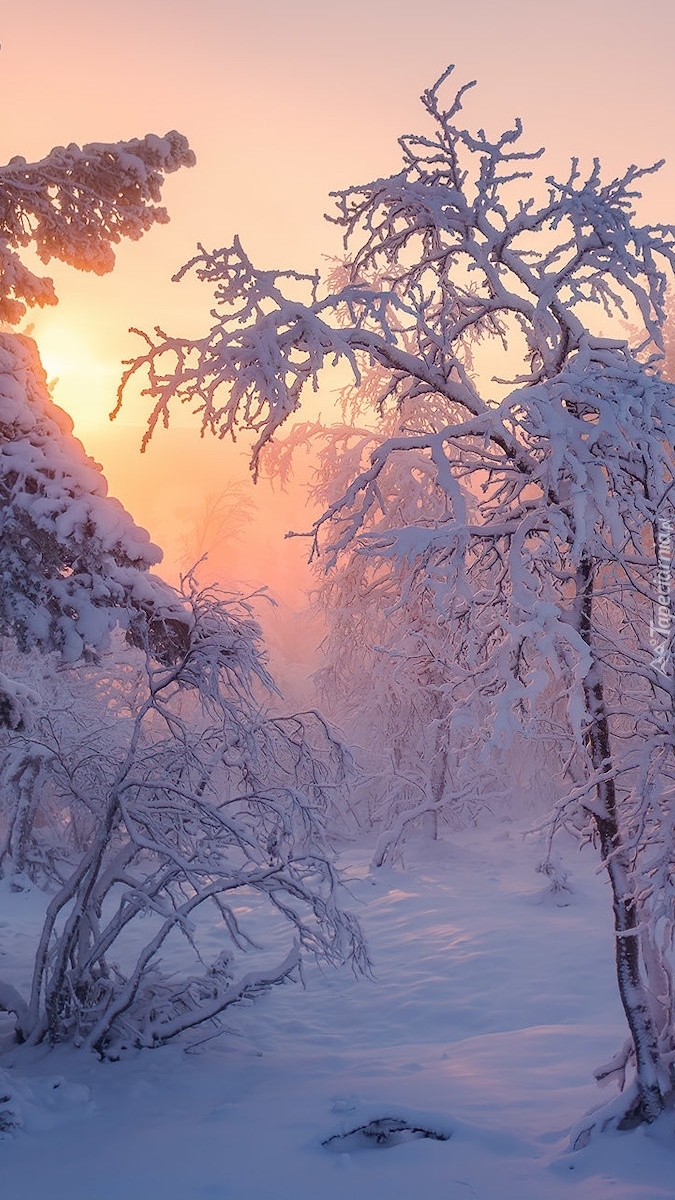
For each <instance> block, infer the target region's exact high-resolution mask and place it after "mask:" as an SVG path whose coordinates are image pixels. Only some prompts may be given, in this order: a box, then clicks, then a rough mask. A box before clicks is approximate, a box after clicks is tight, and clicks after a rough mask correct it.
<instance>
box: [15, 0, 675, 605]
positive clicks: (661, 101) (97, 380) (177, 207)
mask: <svg viewBox="0 0 675 1200" xmlns="http://www.w3.org/2000/svg"><path fill="white" fill-rule="evenodd" d="M0 40H1V41H2V50H1V51H0V71H1V72H2V84H3V95H4V96H5V99H6V102H5V105H4V107H5V112H6V113H8V114H10V115H9V116H8V117H7V118H6V120H5V123H4V127H3V129H2V131H1V132H0V156H1V157H2V160H3V161H6V160H7V159H9V158H10V157H11V156H12V155H14V154H22V155H24V156H25V157H26V158H28V159H35V158H39V157H41V156H42V155H44V154H45V153H46V152H47V151H49V149H50V148H51V147H52V146H53V145H55V144H63V143H66V144H67V143H68V142H71V141H76V142H78V143H82V142H84V141H114V140H117V139H120V138H129V137H135V136H140V135H143V134H145V133H147V132H150V131H152V132H156V133H164V132H165V131H166V130H167V129H170V128H177V129H179V130H181V132H183V133H185V134H187V136H188V137H189V139H190V141H191V144H192V146H193V148H194V150H195V151H196V154H197V159H198V165H197V167H196V168H194V169H193V170H191V171H184V172H181V173H180V175H177V176H174V177H171V178H170V179H169V181H168V183H167V185H166V188H165V201H166V204H167V206H168V208H169V211H170V213H171V214H172V223H171V225H169V226H168V227H162V228H157V229H156V230H154V231H153V232H152V233H151V234H150V235H149V236H148V237H146V238H145V239H144V240H143V241H142V242H141V243H139V244H131V245H126V246H123V247H122V248H121V249H120V252H119V255H118V269H117V270H116V272H115V273H114V274H113V275H112V276H110V277H107V278H104V279H98V278H93V277H82V276H77V275H76V274H75V273H74V272H72V271H70V270H68V269H65V268H61V267H59V266H58V265H56V266H55V268H54V270H53V274H54V276H55V278H56V280H57V286H58V290H59V294H60V297H61V302H60V305H59V307H58V308H57V309H55V310H48V311H46V312H45V313H42V314H40V313H38V314H36V316H35V335H36V337H37V339H38V342H39V344H40V345H41V347H42V350H43V355H44V358H45V362H46V365H47V368H48V370H49V371H50V372H51V373H58V375H59V377H60V380H61V382H60V384H59V385H58V389H57V392H56V399H57V401H58V402H59V403H60V404H61V405H62V406H63V407H65V408H68V409H70V411H71V412H72V414H73V415H74V417H75V419H76V423H77V428H78V431H80V435H81V436H82V437H83V440H84V441H85V444H86V445H87V447H88V449H89V450H90V452H91V453H93V454H94V455H95V456H96V457H97V458H99V459H100V460H101V461H102V462H103V464H104V467H105V468H106V470H107V472H108V474H109V476H110V480H111V487H112V490H114V491H115V492H116V493H117V494H118V495H119V496H120V498H121V499H122V500H123V501H124V502H125V503H127V504H128V505H129V506H130V507H131V508H132V511H133V512H134V515H135V516H136V517H137V519H138V520H140V521H141V522H142V523H146V524H148V525H149V526H150V528H151V532H152V533H153V536H154V537H155V538H157V539H158V540H160V542H161V541H162V540H163V538H164V540H165V541H166V540H168V533H167V530H166V526H165V524H164V521H163V513H165V512H170V511H174V515H173V516H172V517H171V522H172V527H173V528H174V529H175V523H176V519H177V518H176V516H175V510H176V508H177V509H178V510H179V513H180V511H182V510H183V509H184V508H185V507H186V505H187V504H188V502H189V501H190V498H191V500H192V502H194V503H197V502H198V493H199V489H200V488H206V487H208V489H209V490H211V491H213V490H214V488H216V487H217V484H218V477H219V473H220V471H221V463H222V471H223V472H225V473H226V474H227V473H231V472H232V471H235V473H239V472H241V470H242V469H243V467H242V466H241V465H240V464H239V461H238V460H233V459H232V456H231V454H229V455H228V454H226V452H225V451H224V450H223V448H222V447H215V446H214V447H210V448H209V450H208V452H206V451H205V453H204V458H203V460H200V458H199V453H200V447H199V445H198V442H197V439H192V438H190V445H191V446H192V449H191V451H190V455H189V458H190V460H191V461H193V462H194V464H196V465H194V466H193V467H192V468H190V469H187V467H186V471H185V477H184V479H183V480H182V482H181V484H180V486H179V485H178V483H177V479H176V472H175V463H176V460H177V457H178V458H180V452H181V444H184V443H181V438H182V437H183V438H184V437H185V434H182V433H181V430H180V429H179V428H176V429H175V430H174V431H173V432H172V433H169V434H168V435H162V436H163V437H165V438H166V439H172V440H171V441H170V444H169V441H168V440H167V442H166V443H165V445H164V447H163V448H162V449H161V450H160V449H157V451H156V452H154V453H155V458H154V461H153V465H152V467H151V466H150V456H151V455H152V454H153V450H152V449H151V451H150V453H149V456H148V459H147V461H144V460H141V459H137V458H136V455H135V452H134V453H132V452H131V451H130V449H129V446H130V442H129V436H130V435H129V436H127V435H124V436H123V434H122V432H121V431H118V432H114V433H113V432H111V430H110V426H109V425H108V424H107V421H106V414H107V412H108V411H109V409H110V407H111V406H112V402H113V398H114V391H115V387H116V384H117V381H118V378H119V374H120V365H119V364H120V360H121V358H123V357H125V356H126V355H129V354H132V353H133V352H134V350H135V342H134V339H133V338H131V337H130V336H129V335H128V333H127V328H128V326H129V325H137V326H140V327H146V328H149V327H151V326H152V325H154V324H155V323H160V324H162V325H164V327H165V328H167V329H168V330H170V331H171V330H174V331H177V332H186V333H194V332H196V331H197V330H198V329H199V328H200V325H201V321H202V319H205V318H206V314H207V311H208V306H209V297H208V295H207V294H206V292H205V291H204V290H203V289H201V288H200V287H199V286H197V285H190V284H188V285H181V286H180V287H178V286H176V285H173V284H171V283H170V282H169V279H170V276H171V274H172V272H173V271H174V270H175V269H176V268H177V267H178V266H179V265H180V264H181V263H182V262H183V261H185V259H187V258H189V257H190V256H191V254H192V253H193V251H194V247H195V243H196V242H197V240H201V241H203V242H204V243H205V244H206V245H223V244H225V243H227V242H229V241H230V240H231V238H232V235H233V234H234V233H239V234H240V236H241V238H242V241H243V243H244V245H245V247H246V248H247V250H248V252H249V254H250V255H251V257H253V259H254V260H257V261H258V262H259V263H260V265H262V266H296V267H299V268H300V269H311V268H313V267H314V266H315V265H317V264H318V263H319V262H320V256H321V254H322V253H324V252H329V253H330V252H337V250H338V248H339V247H338V244H337V242H336V238H335V233H334V231H333V230H332V229H331V227H330V226H328V225H327V224H326V222H325V221H324V220H323V213H324V212H325V211H326V210H327V209H328V207H329V203H330V202H329V200H328V192H329V190H330V189H331V188H337V187H342V186H345V185H347V184H349V183H356V182H359V181H360V180H362V179H364V178H366V177H367V178H373V177H375V176H377V175H379V174H384V173H389V172H390V171H391V170H392V169H395V167H396V165H397V148H396V137H397V135H398V134H399V133H401V132H408V131H410V130H412V129H419V128H420V127H421V125H422V122H423V118H422V114H421V109H420V106H419V101H418V96H419V94H420V92H421V91H422V89H423V88H424V87H425V86H428V85H429V84H430V83H432V82H433V80H434V79H435V78H436V77H437V76H438V75H439V74H440V73H441V71H442V70H443V69H444V67H445V66H446V65H447V63H448V62H454V63H455V64H456V67H457V72H456V77H457V80H458V82H463V81H465V80H468V79H472V78H477V79H478V81H479V87H478V88H476V89H475V91H474V93H473V97H472V99H471V100H470V102H469V103H468V104H467V113H466V116H467V123H470V124H474V125H484V126H485V127H486V129H487V130H488V131H490V130H492V131H494V132H498V131H500V130H501V129H503V128H504V127H505V126H506V125H507V124H508V123H510V122H511V121H512V119H513V117H514V116H515V115H519V116H520V117H522V119H523V122H524V125H525V130H526V134H527V136H528V140H529V143H530V145H531V146H532V148H535V147H537V146H539V145H540V144H545V145H546V146H547V147H548V149H549V151H550V155H549V160H548V163H547V173H548V172H551V171H553V172H558V173H563V172H564V171H565V170H566V167H567V164H568V161H569V158H570V156H571V155H573V154H579V155H580V156H581V157H582V160H584V161H585V162H586V163H588V164H590V161H591V159H592V156H593V155H594V154H597V155H599V156H600V158H601V159H602V161H603V163H604V165H605V168H606V171H607V173H609V172H610V171H611V172H618V171H619V170H621V169H622V168H623V167H624V166H625V165H627V164H628V163H631V162H638V163H641V164H647V163H650V162H652V161H654V160H655V159H657V158H660V157H664V156H665V157H666V158H668V159H672V161H669V162H668V164H667V166H666V167H665V168H664V170H663V171H662V173H661V175H660V177H658V178H657V179H656V180H654V181H653V182H651V183H650V184H649V185H648V195H647V197H646V200H645V206H644V213H645V217H646V218H650V219H658V220H661V221H669V222H670V221H672V222H675V154H673V149H674V147H673V140H674V133H673V130H674V129H675V71H673V67H672V59H673V52H674V47H675V6H673V5H672V0H643V2H642V3H641V4H640V5H634V4H630V3H628V2H627V0H613V2H610V0H586V2H585V3H584V2H582V0H566V3H564V4H562V3H560V4H553V3H549V2H548V0H511V2H509V0H482V3H481V4H480V5H475V6H474V5H471V6H470V5H468V4H466V3H464V4H458V3H455V2H454V0H416V3H414V4H410V3H402V0H361V3H359V2H357V0H341V2H340V3H339V4H338V3H335V4H329V3H325V2H322V0H314V2H310V0H283V2H280V0H248V2H247V3H241V2H238V3H232V2H231V0H190V2H189V3H188V2H187V0H117V2H116V4H115V5H114V6H111V5H108V4H103V3H100V2H99V0H62V2H61V3H60V4H58V5H57V4H54V3H53V0H34V2H33V3H31V4H30V5H23V6H20V5H11V6H9V5H6V6H5V11H4V12H3V15H2V20H1V21H0ZM50 270H51V268H50ZM142 415H143V409H142V406H141V404H140V403H130V405H129V406H128V408H127V409H126V410H125V413H124V417H123V420H124V421H125V422H126V423H127V424H134V423H139V422H140V421H141V420H142ZM183 419H184V420H185V419H186V418H183ZM132 444H135V442H133V439H132ZM218 451H220V452H222V458H220V457H219V456H218ZM233 462H234V465H233ZM144 472H145V475H144ZM163 489H166V493H165V494H166V500H165V499H164V491H163ZM258 499H259V503H260V504H262V505H263V507H264V506H265V504H268V503H269V497H268V498H267V500H265V499H264V497H263V495H262V493H260V492H259V493H258ZM278 509H279V506H278V505H275V513H276V517H277V520H276V521H275V529H276V526H277V525H280V523H281V522H282V521H284V520H285V519H286V516H285V514H281V515H280V514H279V511H278ZM293 555H294V557H293V558H292V559H291V560H289V561H290V563H291V565H289V566H288V567H286V568H285V571H286V574H287V576H288V578H289V579H290V578H291V577H293V578H294V579H296V578H297V565H296V564H297V561H298V551H297V547H296V548H295V549H294V551H293ZM280 569H281V568H280ZM282 574H283V570H282ZM289 589H290V590H289V594H290V593H292V591H293V587H291V586H290V584H289ZM282 590H283V589H282Z"/></svg>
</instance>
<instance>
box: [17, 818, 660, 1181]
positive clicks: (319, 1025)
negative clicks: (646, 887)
mask: <svg viewBox="0 0 675 1200" xmlns="http://www.w3.org/2000/svg"><path fill="white" fill-rule="evenodd" d="M542 857H543V854H542V847H541V844H540V843H539V842H538V841H537V840H536V839H527V840H523V838H522V835H521V833H520V832H519V830H517V829H516V828H515V827H514V826H503V825H502V826H498V827H493V828H491V829H480V830H475V829H473V830H466V831H464V832H462V833H460V834H455V835H452V839H451V840H446V841H445V842H438V843H431V842H421V841H420V842H418V843H416V844H415V845H414V846H412V847H410V846H409V847H408V848H407V849H406V852H405V870H400V869H396V870H394V869H389V868H383V869H380V870H378V871H376V872H369V870H368V855H367V853H366V852H365V851H364V850H362V849H359V850H358V851H356V850H353V851H351V852H350V853H348V854H347V855H345V856H343V867H344V868H345V869H346V872H347V874H348V876H349V879H350V885H349V886H350V891H351V894H352V895H351V906H352V907H353V908H355V910H356V911H357V912H358V914H359V916H360V919H361V921H362V923H363V925H364V928H365V930H366V933H367V936H368V938H369V941H370V946H371V952H372V957H373V961H374V967H375V977H374V978H373V979H372V980H365V981H364V980H357V979H355V978H354V977H353V976H352V975H351V973H350V972H348V971H342V972H335V971H333V970H328V969H325V970H320V969H319V968H318V967H316V966H315V965H308V967H307V969H306V972H305V982H306V987H305V989H304V990H303V989H301V988H300V987H298V986H292V985H289V986H285V987H283V988H277V989H275V990H274V991H272V992H271V993H269V994H268V995H267V996H264V997H262V998H261V999H258V1000H257V1001H256V1002H255V1003H254V1004H250V1005H248V1006H240V1007H238V1008H236V1009H231V1010H229V1012H228V1015H227V1017H228V1032H226V1033H224V1034H223V1035H222V1036H220V1037H217V1038H215V1039H212V1040H208V1041H202V1043H201V1044H193V1045H192V1046H191V1047H190V1048H189V1050H188V1051H187V1052H186V1048H185V1045H182V1046H178V1045H174V1046H170V1047H166V1048H163V1049H160V1050H156V1051H143V1052H140V1053H137V1054H134V1055H132V1056H131V1057H129V1058H127V1059H125V1060H124V1061H122V1062H119V1063H99V1062H98V1061H97V1060H96V1059H95V1058H93V1057H92V1056H85V1055H81V1054H78V1053H77V1052H76V1051H74V1050H73V1049H71V1048H64V1047H62V1048H56V1049H55V1050H53V1051H51V1052H49V1051H47V1050H45V1049H43V1048H40V1049H38V1050H36V1051H30V1052H27V1051H20V1052H17V1051H13V1052H10V1053H8V1054H7V1055H6V1056H5V1058H4V1060H3V1065H4V1073H3V1072H2V1071H0V1084H2V1088H1V1089H0V1118H1V1117H2V1113H3V1111H5V1112H9V1111H10V1110H11V1111H13V1112H14V1114H15V1116H16V1119H17V1121H18V1122H19V1123H20V1124H19V1125H18V1126H17V1128H16V1129H15V1130H14V1131H13V1132H11V1133H7V1134H5V1136H4V1137H3V1138H2V1139H1V1140H0V1194H1V1195H2V1196H3V1197H5V1196H6V1197H11V1198H12V1200H42V1198H43V1197H47V1196H48V1197H49V1198H50V1200H122V1198H123V1197H124V1198H125V1200H141V1197H143V1198H144V1200H145V1198H148V1200H155V1198H158V1200H159V1198H160V1197H161V1198H162V1200H178V1198H179V1197H180V1200H263V1198H267V1197H274V1200H291V1198H293V1200H297V1198H298V1197H300V1198H301V1200H305V1198H306V1200H338V1197H339V1198H340V1200H343V1198H344V1197H346V1196H347V1197H349V1200H379V1197H383V1198H385V1197H386V1198H387V1200H403V1198H404V1197H405V1198H406V1200H409V1198H410V1197H411V1196H420V1197H425V1198H426V1200H436V1198H438V1200H441V1198H443V1200H454V1198H455V1197H457V1198H460V1197H466V1198H467V1200H560V1198H562V1197H574V1198H578V1200H605V1198H612V1200H637V1198H640V1200H652V1198H656V1197H669V1198H670V1200H672V1198H673V1196H675V1183H674V1182H673V1181H674V1179H675V1136H674V1135H675V1115H673V1114H672V1113H669V1114H667V1115H666V1116H664V1117H663V1118H661V1120H660V1121H659V1122H658V1123H657V1125H656V1126H653V1127H651V1128H650V1129H646V1128H642V1129H638V1130H634V1131H632V1132H629V1133H616V1132H612V1133H605V1134H603V1135H602V1136H600V1137H596V1138H594V1139H593V1140H592V1141H591V1143H590V1145H589V1146H588V1147H587V1148H585V1149H584V1150H581V1151H578V1152H576V1153H571V1152H569V1150H568V1135H569V1130H570V1127H571V1126H572V1125H574V1124H575V1123H576V1122H577V1121H579V1120H580V1119H581V1118H582V1117H583V1115H584V1113H585V1112H586V1111H587V1110H588V1109H589V1108H591V1107H592V1106H594V1105H597V1104H600V1103H603V1102H605V1101H607V1100H608V1099H610V1098H611V1096H612V1095H613V1093H614V1085H612V1086H611V1087H610V1088H609V1089H608V1090H607V1091H599V1089H598V1088H597V1086H596V1084H595V1082H594V1081H593V1078H592V1072H593V1069H594V1068H595V1067H597V1066H598V1065H600V1064H601V1063H603V1062H605V1061H606V1060H607V1059H608V1058H610V1057H611V1056H612V1054H613V1053H614V1052H615V1051H616V1050H617V1049H618V1048H619V1047H620V1045H621V1043H622V1042H623V1040H624V1037H625V1025H624V1021H623V1017H622V1013H621V1010H620V1007H619V1002H618V999H617V996H616V989H615V984H614V978H613V962H612V941H611V934H610V906H609V897H608V894H607V888H606V886H605V884H604V881H603V879H602V878H601V877H600V876H598V875H597V874H596V873H595V865H596V864H595V861H594V858H593V854H592V852H591V851H584V853H583V854H579V852H578V851H577V849H576V846H575V845H574V844H573V843H572V842H569V843H567V844H566V845H565V847H564V862H565V868H566V869H567V870H568V871H569V872H570V882H571V885H572V888H573V891H572V893H571V894H569V895H567V894H565V893H563V894H562V895H558V897H557V901H558V902H556V897H555V896H554V895H553V894H552V893H551V892H550V891H547V886H548V880H547V879H546V877H545V876H544V875H541V874H537V872H536V867H537V865H538V863H539V862H540V861H541V859H542ZM565 902H567V903H565ZM43 904H44V898H43V897H42V896H41V895H40V893H39V892H37V891H36V890H33V891H31V892H28V893H13V892H11V891H10V890H9V888H8V886H7V885H6V884H3V885H1V887H0V912H1V913H2V920H1V921H0V974H1V975H2V978H3V979H4V981H5V982H6V983H7V984H8V985H13V986H15V987H19V988H22V989H25V985H26V978H27V971H28V968H29V962H28V957H27V952H29V950H30V946H31V944H32V939H33V936H34V932H35V928H36V925H37V923H38V921H39V917H40V911H41V908H42V906H43ZM211 936H212V939H213V946H212V949H213V951H214V953H217V944H218V930H217V927H214V929H213V931H212V934H211ZM6 1020H9V1019H8V1018H6ZM204 1036H205V1035H204V1034H202V1035H201V1037H202V1038H203V1037H204ZM195 1041H196V1039H195ZM5 1084H7V1085H8V1086H7V1087H5ZM5 1096H7V1097H8V1099H7V1100H4V1097H5ZM401 1117H404V1118H408V1119H409V1120H411V1122H412V1123H419V1124H422V1125H425V1126H427V1127H428V1128H430V1129H432V1130H434V1131H437V1132H444V1133H446V1134H449V1135H450V1136H449V1138H448V1140H445V1141H439V1140H434V1139H431V1138H430V1139H419V1140H403V1141H402V1142H401V1143H400V1144H392V1145H384V1146H378V1145H376V1144H368V1142H367V1141H366V1144H365V1145H363V1147H361V1146H359V1145H358V1142H355V1139H351V1142H346V1143H345V1148H344V1150H343V1149H342V1148H341V1146H340V1143H339V1142H337V1143H336V1142H335V1141H332V1142H331V1143H330V1144H329V1145H328V1146H324V1145H322V1142H323V1141H324V1140H326V1139H329V1138H331V1137H333V1136H334V1135H335V1134H339V1133H349V1132H350V1131H351V1130H353V1129H355V1128H356V1127H357V1126H359V1125H362V1124H366V1123H368V1122H370V1121H372V1120H384V1119H386V1118H401ZM371 1141H372V1139H371Z"/></svg>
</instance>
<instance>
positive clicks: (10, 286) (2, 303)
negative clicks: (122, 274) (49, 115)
mask: <svg viewBox="0 0 675 1200" xmlns="http://www.w3.org/2000/svg"><path fill="white" fill-rule="evenodd" d="M194 162H195V156H194V154H193V153H192V151H191V150H190V148H189V146H188V143H187V140H186V138H185V137H183V135H182V134H180V133H176V131H175V130H172V131H171V132H170V133H167V134H166V136H165V137H157V136H156V135H154V134H148V135H147V136H146V137H144V138H136V139H133V140H132V141H129V142H115V143H110V144H106V143H102V142H92V143H91V144H90V145H87V146H83V147H82V148H80V147H79V146H76V145H74V144H71V145H70V146H67V147H64V146H56V147H55V148H54V149H53V150H52V151H51V153H50V154H48V155H47V156H46V158H43V159H41V160H40V161H39V162H35V163H27V162H26V160H25V159H23V158H21V157H19V156H17V157H15V158H13V159H12V160H11V162H9V163H8V164H6V165H5V166H0V320H2V321H6V322H8V323H10V324H15V323H16V322H17V321H19V320H20V319H21V317H22V316H23V314H24V313H25V311H26V306H27V305H28V306H32V305H35V304H38V305H44V304H55V303H56V295H55V293H54V287H53V284H52V281H51V280H50V279H48V278H42V277H40V276H37V275H35V274H34V273H33V272H32V271H30V270H29V269H28V268H27V267H25V266H24V265H23V264H22V263H21V259H20V251H21V250H22V249H23V248H24V247H26V246H28V245H30V244H33V245H34V246H35V249H36V251H37V254H38V257H39V258H40V259H41V261H42V262H44V263H47V262H49V260H50V259H51V258H58V259H60V260H61V261H62V262H65V263H68V264H70V265H71V266H74V267H77V268H78V270H81V271H94V272H95V273H96V274H97V275H103V274H105V273H106V272H108V271H111V270H112V268H113V265H114V262H115V255H114V252H113V246H114V245H116V244H117V243H119V242H120V241H121V240H122V238H125V237H128V238H132V239H133V240H136V239H138V238H140V237H141V236H142V235H143V234H144V233H146V232H147V230H149V229H150V228H151V227H152V226H153V225H154V224H165V223H166V222H167V221H168V219H169V218H168V214H167V212H166V209H165V208H162V207H161V205H160V204H159V201H160V199H161V190H162V184H163V182H164V176H165V175H168V174H170V173H171V172H173V171H177V170H178V169H179V168H180V167H185V166H193V165H194Z"/></svg>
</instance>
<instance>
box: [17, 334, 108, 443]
mask: <svg viewBox="0 0 675 1200" xmlns="http://www.w3.org/2000/svg"><path fill="white" fill-rule="evenodd" d="M38 326H39V327H38ZM33 336H34V337H35V339H36V341H37V344H38V348H39V351H40V357H41V359H42V364H43V366H44V369H45V371H46V373H47V379H48V380H49V384H50V390H51V392H52V396H53V399H54V401H55V403H56V404H58V405H59V407H60V408H63V409H65V411H66V412H67V413H68V414H69V416H70V417H72V419H73V421H74V423H75V432H76V433H78V432H79V431H81V430H86V429H87V428H92V427H94V428H98V427H100V426H101V425H102V424H104V423H105V422H107V420H108V413H109V412H110V409H111V408H112V406H113V403H114V398H115V391H116V388H117V384H118V383H119V377H120V371H121V368H120V365H119V363H117V362H114V361H113V360H111V359H110V358H109V357H108V356H107V355H106V354H105V351H104V348H103V347H102V346H100V345H96V343H95V341H94V339H93V338H90V337H89V336H87V333H86V332H83V330H81V329H75V328H73V327H71V326H68V325H65V324H63V323H62V322H60V321H59V319H58V316H56V315H55V316H54V317H53V318H52V317H51V314H49V315H44V316H41V319H40V321H39V323H38V322H36V328H35V330H34V331H33Z"/></svg>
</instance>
